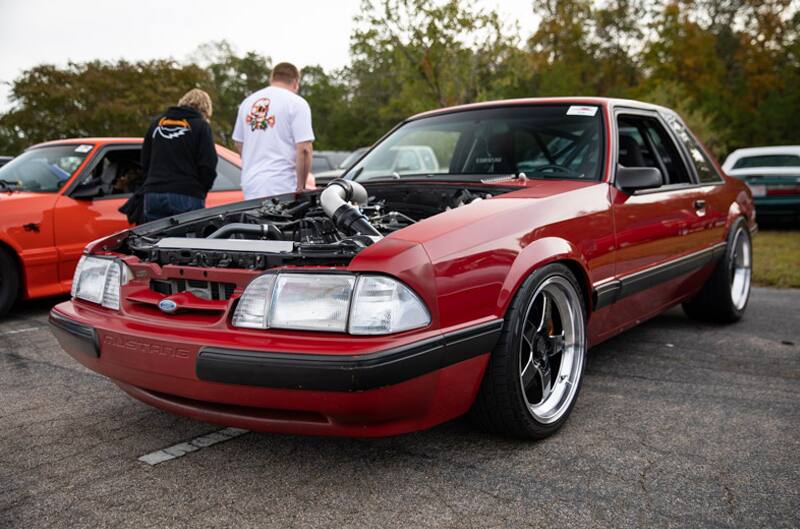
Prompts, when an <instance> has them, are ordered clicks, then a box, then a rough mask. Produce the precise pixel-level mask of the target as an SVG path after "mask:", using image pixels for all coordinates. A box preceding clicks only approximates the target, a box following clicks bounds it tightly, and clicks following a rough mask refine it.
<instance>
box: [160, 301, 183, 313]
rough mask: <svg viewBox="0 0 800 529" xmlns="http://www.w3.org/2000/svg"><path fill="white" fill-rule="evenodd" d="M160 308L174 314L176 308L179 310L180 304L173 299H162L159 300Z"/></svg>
mask: <svg viewBox="0 0 800 529" xmlns="http://www.w3.org/2000/svg"><path fill="white" fill-rule="evenodd" d="M158 308H159V309H161V310H162V312H167V313H169V314H172V313H173V312H175V311H176V310H178V304H177V303H175V302H174V301H172V300H171V299H162V300H161V301H159V302H158Z"/></svg>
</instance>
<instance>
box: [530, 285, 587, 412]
mask: <svg viewBox="0 0 800 529" xmlns="http://www.w3.org/2000/svg"><path fill="white" fill-rule="evenodd" d="M579 296H580V295H579V294H578V292H577V291H576V290H575V287H574V286H573V285H572V283H571V282H570V281H569V280H567V278H565V277H563V276H559V275H554V276H551V277H549V278H547V279H545V280H544V281H543V282H542V283H541V284H540V285H539V286H538V287H537V289H536V291H535V292H534V294H533V296H531V301H530V302H529V303H528V306H527V308H526V309H525V313H524V318H523V320H522V328H521V331H522V332H521V336H520V350H519V352H520V359H519V383H520V388H521V390H522V397H523V399H524V400H525V405H526V407H527V409H528V412H529V413H530V414H531V416H532V417H533V418H534V419H535V420H536V421H538V422H540V423H543V424H550V423H553V422H556V421H557V420H559V419H560V418H561V417H563V416H564V414H565V413H566V411H567V410H568V409H569V407H570V405H571V404H572V402H573V400H574V399H575V395H576V393H577V390H578V385H579V382H580V377H581V373H582V368H583V362H584V357H585V354H586V338H585V324H584V321H583V312H582V310H581V301H580V297H579ZM540 298H541V299H542V301H541V304H542V309H541V316H539V318H537V320H538V321H537V322H536V323H535V325H536V327H535V329H534V332H533V333H531V332H530V328H531V327H532V326H533V325H534V322H531V321H530V317H531V311H532V309H533V308H534V307H535V306H536V305H537V303H539V299H540ZM548 300H549V302H548ZM548 304H549V306H550V307H551V308H550V313H549V314H548V310H547V306H548ZM553 310H556V311H558V318H559V320H558V321H559V322H560V325H559V326H560V327H561V332H560V333H557V334H556V335H552V332H553V330H554V329H553V327H554V325H553V315H552V311H553ZM548 318H549V319H550V322H549V323H547V322H546V320H547V319H548ZM543 340H544V341H545V342H546V343H547V344H550V345H551V347H546V346H544V345H542V343H543ZM556 348H560V350H555V349H556ZM556 356H560V359H559V360H560V362H559V363H558V366H557V367H558V372H556V373H553V372H552V369H553V366H551V362H550V359H551V358H554V357H556ZM537 379H538V381H539V384H540V387H541V388H543V389H542V391H541V393H542V397H541V399H540V400H539V401H538V402H530V400H529V397H528V395H527V392H526V388H530V386H531V384H532V383H533V381H534V380H537Z"/></svg>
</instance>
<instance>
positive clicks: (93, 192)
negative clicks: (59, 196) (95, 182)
mask: <svg viewBox="0 0 800 529" xmlns="http://www.w3.org/2000/svg"><path fill="white" fill-rule="evenodd" d="M97 195H98V190H97V187H96V186H86V187H78V188H77V189H75V190H74V191H72V193H70V194H69V196H70V198H74V199H75V200H92V199H94V198H96V197H97Z"/></svg>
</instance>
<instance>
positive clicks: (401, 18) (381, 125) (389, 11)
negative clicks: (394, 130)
mask: <svg viewBox="0 0 800 529" xmlns="http://www.w3.org/2000/svg"><path fill="white" fill-rule="evenodd" d="M356 23H357V24H356V29H355V31H354V33H353V36H352V38H351V54H352V63H351V65H350V68H349V69H348V77H349V81H350V83H351V88H352V90H353V92H352V103H353V106H354V108H358V109H362V110H368V111H369V112H370V115H369V118H368V119H365V118H366V117H367V116H363V117H362V116H359V118H360V119H361V120H362V123H363V125H364V127H363V129H362V130H363V132H362V134H361V135H360V139H361V141H362V142H363V143H370V142H371V141H374V139H376V138H377V137H379V136H380V135H381V134H382V133H383V132H384V131H386V130H387V129H388V128H389V127H390V126H391V125H393V124H394V123H397V122H398V121H400V120H402V119H403V118H405V117H406V116H408V115H409V114H413V113H417V112H421V111H424V110H428V109H432V108H438V107H443V106H450V105H456V104H460V103H467V102H471V101H479V100H482V99H486V98H487V97H489V95H490V94H492V93H494V92H495V87H496V86H501V85H503V84H504V83H506V84H508V82H507V81H506V79H504V78H503V77H501V76H505V77H507V76H508V75H510V74H512V73H513V72H509V70H508V69H504V68H503V62H504V61H505V60H506V59H507V58H508V57H509V56H511V55H513V53H514V52H515V50H516V36H515V32H514V31H513V30H512V31H510V30H508V28H506V27H505V26H504V25H503V23H502V22H501V21H500V19H499V17H498V16H497V14H496V13H493V12H488V11H485V10H481V9H478V8H477V7H476V6H475V4H474V2H472V1H468V0H464V1H461V0H444V1H436V2H432V1H428V0H365V1H364V2H363V4H362V9H361V14H360V15H359V16H357V17H356Z"/></svg>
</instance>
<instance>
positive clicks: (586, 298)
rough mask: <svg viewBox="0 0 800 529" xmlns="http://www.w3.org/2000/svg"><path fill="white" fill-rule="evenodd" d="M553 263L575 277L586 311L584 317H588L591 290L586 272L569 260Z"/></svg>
mask: <svg viewBox="0 0 800 529" xmlns="http://www.w3.org/2000/svg"><path fill="white" fill-rule="evenodd" d="M555 262H556V263H559V264H562V265H564V266H566V267H567V268H569V270H570V272H572V274H573V275H574V276H575V279H576V280H577V281H578V285H579V286H580V287H581V296H583V302H584V303H585V306H584V308H585V309H586V315H587V317H588V316H589V315H591V312H592V288H591V283H589V276H587V275H586V270H584V269H583V267H582V266H581V265H580V263H579V262H577V261H573V260H571V259H565V260H563V261H555Z"/></svg>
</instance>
